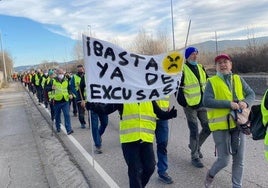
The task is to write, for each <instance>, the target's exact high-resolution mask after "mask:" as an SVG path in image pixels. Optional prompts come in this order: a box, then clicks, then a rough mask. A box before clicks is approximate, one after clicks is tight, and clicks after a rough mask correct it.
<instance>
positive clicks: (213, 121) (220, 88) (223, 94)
mask: <svg viewBox="0 0 268 188" xmlns="http://www.w3.org/2000/svg"><path fill="white" fill-rule="evenodd" d="M208 80H209V81H210V83H211V86H212V90H213V92H214V96H215V99H216V100H228V101H230V102H231V101H233V94H232V91H231V90H230V89H229V88H228V86H227V84H226V83H225V82H224V81H223V80H222V78H220V77H219V76H217V75H216V76H213V77H211V78H209V79H208ZM231 80H233V82H234V83H233V84H231V85H235V93H236V96H237V98H238V100H239V101H241V100H243V99H244V98H245V97H244V94H243V86H242V82H241V79H240V77H239V76H238V75H233V76H232V78H231ZM230 111H231V109H229V108H209V109H208V110H207V116H208V121H209V129H210V130H211V131H216V130H228V121H227V115H228V114H229V113H230ZM229 122H230V128H234V127H235V126H236V124H235V122H234V121H233V120H232V118H230V121H229Z"/></svg>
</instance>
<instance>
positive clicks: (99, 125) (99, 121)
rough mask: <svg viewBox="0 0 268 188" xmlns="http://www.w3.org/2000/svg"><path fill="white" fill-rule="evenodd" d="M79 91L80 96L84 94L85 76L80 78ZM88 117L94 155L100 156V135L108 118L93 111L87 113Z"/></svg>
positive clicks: (83, 105) (82, 104)
mask: <svg viewBox="0 0 268 188" xmlns="http://www.w3.org/2000/svg"><path fill="white" fill-rule="evenodd" d="M80 89H81V93H82V95H84V94H85V93H86V92H85V90H86V82H85V76H83V77H82V78H81V82H80ZM81 106H82V107H85V103H84V102H82V103H81ZM88 112H89V114H90V116H89V117H88V121H89V122H91V133H92V137H93V141H94V144H95V151H94V152H95V153H96V154H101V153H102V152H103V151H102V138H101V137H102V135H103V134H104V132H105V129H106V127H107V125H108V121H109V117H108V115H107V114H105V113H99V112H95V111H94V110H90V111H88Z"/></svg>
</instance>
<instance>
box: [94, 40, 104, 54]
mask: <svg viewBox="0 0 268 188" xmlns="http://www.w3.org/2000/svg"><path fill="white" fill-rule="evenodd" d="M93 48H94V54H95V55H96V56H102V54H103V52H102V50H103V45H102V44H101V43H100V42H99V41H94V42H93Z"/></svg>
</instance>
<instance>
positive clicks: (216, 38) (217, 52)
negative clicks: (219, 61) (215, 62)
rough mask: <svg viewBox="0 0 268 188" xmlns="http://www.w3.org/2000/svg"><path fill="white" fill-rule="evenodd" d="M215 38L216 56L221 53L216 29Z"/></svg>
mask: <svg viewBox="0 0 268 188" xmlns="http://www.w3.org/2000/svg"><path fill="white" fill-rule="evenodd" d="M215 40H216V56H217V55H218V54H219V50H218V37H217V31H215Z"/></svg>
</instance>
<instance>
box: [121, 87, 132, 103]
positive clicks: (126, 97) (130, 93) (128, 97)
mask: <svg viewBox="0 0 268 188" xmlns="http://www.w3.org/2000/svg"><path fill="white" fill-rule="evenodd" d="M127 91H128V93H127ZM122 95H123V99H125V100H128V99H130V97H131V95H132V92H131V90H130V89H129V90H126V88H123V91H122Z"/></svg>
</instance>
